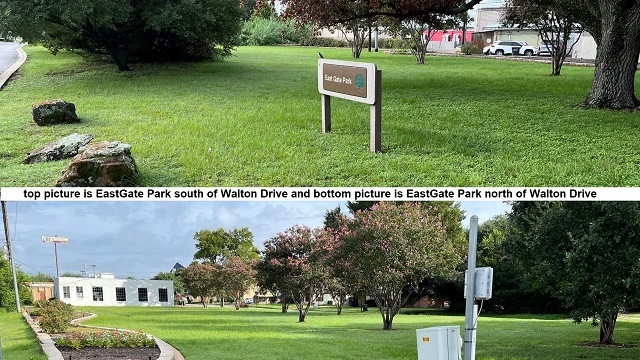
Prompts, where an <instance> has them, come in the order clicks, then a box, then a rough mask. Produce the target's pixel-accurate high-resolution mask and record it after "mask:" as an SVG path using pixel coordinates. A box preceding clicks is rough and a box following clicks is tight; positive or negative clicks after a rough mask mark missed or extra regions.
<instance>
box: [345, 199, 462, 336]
mask: <svg viewBox="0 0 640 360" xmlns="http://www.w3.org/2000/svg"><path fill="white" fill-rule="evenodd" d="M338 244H339V249H337V253H338V254H339V256H340V257H341V259H342V260H341V261H343V262H344V263H345V266H346V267H347V268H348V269H349V270H350V271H349V273H348V274H346V275H347V276H348V278H349V283H352V284H356V288H362V289H364V290H365V291H366V293H367V295H369V296H372V297H373V298H374V299H375V301H376V304H377V306H378V309H379V311H380V314H381V315H382V320H383V328H384V329H385V330H391V329H393V318H394V316H395V315H396V314H397V313H398V312H399V311H400V307H401V306H402V305H403V299H402V291H403V289H405V290H407V289H411V290H414V291H415V290H416V289H417V288H418V286H419V284H420V281H422V280H423V279H425V278H427V277H430V278H438V277H448V276H451V275H452V274H453V273H454V272H455V267H456V265H458V264H459V263H460V262H461V261H462V259H463V253H464V250H463V248H462V247H461V246H460V244H459V243H456V242H455V241H452V240H451V239H450V238H449V237H447V234H446V228H445V226H444V225H443V223H442V220H441V217H440V216H439V213H438V211H437V208H436V207H434V206H421V205H420V204H417V203H402V204H396V203H390V202H381V203H378V204H375V205H374V206H373V207H371V209H369V210H360V211H357V212H356V213H355V214H354V217H353V219H351V220H350V221H349V223H348V225H347V227H346V229H345V231H344V232H343V233H342V234H341V235H340V241H339V242H338Z"/></svg>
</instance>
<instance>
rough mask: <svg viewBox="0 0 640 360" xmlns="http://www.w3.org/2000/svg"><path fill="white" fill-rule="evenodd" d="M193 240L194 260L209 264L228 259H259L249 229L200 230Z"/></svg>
mask: <svg viewBox="0 0 640 360" xmlns="http://www.w3.org/2000/svg"><path fill="white" fill-rule="evenodd" d="M193 239H194V240H195V241H196V249H197V251H196V253H195V254H194V255H193V258H194V259H198V260H204V261H207V262H209V263H221V262H222V261H223V260H224V259H225V258H226V257H229V256H240V257H242V258H245V259H254V260H257V259H259V257H260V256H259V255H258V249H257V248H256V247H255V245H253V234H252V233H251V231H249V229H248V228H246V227H244V228H240V229H238V228H234V229H233V230H231V231H226V230H225V229H223V228H219V229H216V230H200V231H198V232H197V233H195V235H193Z"/></svg>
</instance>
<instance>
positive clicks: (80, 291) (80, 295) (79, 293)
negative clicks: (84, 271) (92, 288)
mask: <svg viewBox="0 0 640 360" xmlns="http://www.w3.org/2000/svg"><path fill="white" fill-rule="evenodd" d="M76 298H78V299H84V290H83V288H82V286H76Z"/></svg>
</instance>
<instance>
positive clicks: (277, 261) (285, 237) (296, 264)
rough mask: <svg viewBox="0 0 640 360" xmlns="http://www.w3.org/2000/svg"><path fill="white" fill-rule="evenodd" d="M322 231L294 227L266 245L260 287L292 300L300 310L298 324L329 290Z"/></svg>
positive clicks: (259, 267)
mask: <svg viewBox="0 0 640 360" xmlns="http://www.w3.org/2000/svg"><path fill="white" fill-rule="evenodd" d="M321 231H322V230H321V229H311V228H309V227H306V226H297V225H296V226H293V227H290V228H289V229H287V230H285V231H284V232H281V233H279V234H277V235H276V236H274V237H272V238H271V239H269V240H267V241H266V242H265V243H264V251H263V257H262V259H261V261H260V263H259V264H258V273H259V276H258V279H259V284H260V285H261V286H262V287H263V288H265V289H269V290H271V291H274V290H277V291H279V292H281V293H282V294H284V295H285V296H286V298H287V299H291V301H293V302H294V303H295V304H296V308H297V309H298V321H299V322H304V321H305V319H306V316H307V313H308V311H309V308H310V306H311V304H312V303H313V302H315V301H316V300H317V299H318V298H319V297H320V296H321V295H322V294H323V291H324V289H325V283H326V270H325V268H324V266H323V265H324V264H323V258H324V257H325V254H326V248H325V245H324V244H323V242H322V239H323V237H322V236H321V235H320V232H321Z"/></svg>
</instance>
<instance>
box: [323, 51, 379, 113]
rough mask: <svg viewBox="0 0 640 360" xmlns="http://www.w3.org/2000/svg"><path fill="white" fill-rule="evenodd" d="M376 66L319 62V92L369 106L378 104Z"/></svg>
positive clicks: (331, 61)
mask: <svg viewBox="0 0 640 360" xmlns="http://www.w3.org/2000/svg"><path fill="white" fill-rule="evenodd" d="M376 70H377V69H376V65H375V64H370V63H359V62H352V61H341V60H328V59H319V60H318V91H319V92H320V93H321V94H323V95H329V96H334V97H339V98H343V99H347V100H352V101H357V102H361V103H365V104H369V105H373V104H375V102H376V96H375V94H376V81H375V79H376V78H375V76H376Z"/></svg>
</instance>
